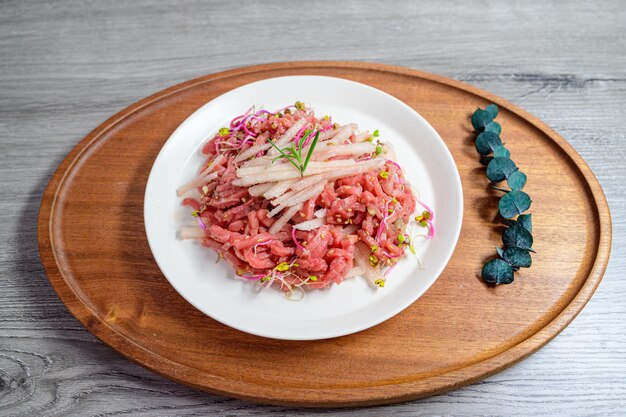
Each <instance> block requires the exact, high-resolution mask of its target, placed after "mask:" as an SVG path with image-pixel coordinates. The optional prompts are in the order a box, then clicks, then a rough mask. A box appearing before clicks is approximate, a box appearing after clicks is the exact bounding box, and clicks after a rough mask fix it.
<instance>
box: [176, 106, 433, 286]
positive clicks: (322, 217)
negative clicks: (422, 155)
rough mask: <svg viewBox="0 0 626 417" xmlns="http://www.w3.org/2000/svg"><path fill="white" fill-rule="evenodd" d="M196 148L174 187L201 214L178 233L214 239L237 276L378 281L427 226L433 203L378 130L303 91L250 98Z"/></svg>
mask: <svg viewBox="0 0 626 417" xmlns="http://www.w3.org/2000/svg"><path fill="white" fill-rule="evenodd" d="M202 152H203V154H205V155H206V156H207V159H206V161H205V163H203V164H202V166H201V167H200V169H199V172H198V175H197V176H196V177H195V178H194V179H192V180H191V181H190V182H188V183H187V184H185V185H183V186H181V187H180V188H179V189H178V190H177V193H178V195H179V196H180V197H181V199H182V204H183V205H186V206H189V207H191V208H192V209H193V212H192V215H193V216H194V217H195V218H196V221H195V222H194V224H193V226H190V227H184V228H183V229H182V230H181V236H182V238H184V239H196V240H198V241H199V242H201V244H202V245H204V246H206V247H209V248H212V249H214V250H216V251H217V252H218V254H219V256H220V257H221V258H224V259H226V260H227V261H228V262H229V263H230V264H231V265H232V266H233V267H234V269H235V277H237V278H239V279H243V280H250V281H256V282H258V283H260V284H261V285H263V286H264V287H266V288H267V287H271V286H276V287H279V288H281V289H282V290H284V291H285V292H286V293H287V294H293V293H294V292H295V291H296V290H297V289H300V290H303V289H305V288H306V289H321V288H326V287H329V286H330V285H332V284H333V283H335V284H340V283H341V282H342V281H343V280H344V279H347V278H350V277H354V276H363V277H365V278H366V279H367V281H368V282H369V283H370V284H371V285H372V286H373V287H375V288H380V287H383V286H384V285H385V282H386V280H387V276H388V275H389V273H390V272H391V271H392V270H393V268H394V267H395V266H396V265H397V263H398V261H399V260H400V259H401V258H402V257H404V256H406V252H407V249H408V251H410V252H413V253H415V248H414V243H415V241H416V240H417V238H418V237H422V238H432V237H433V236H434V224H433V220H434V219H433V212H432V210H431V209H430V208H429V207H428V206H426V205H424V203H422V202H420V201H419V200H417V199H416V196H415V191H414V188H413V187H412V186H411V185H410V184H409V183H408V182H407V181H406V179H405V176H404V172H403V170H402V168H401V167H400V166H399V165H398V163H397V162H396V161H395V159H396V158H395V154H394V152H393V149H392V147H391V145H390V144H389V143H385V142H382V141H381V140H380V136H379V132H378V131H374V132H372V133H370V132H368V131H364V132H359V131H358V127H357V125H356V124H354V123H349V124H345V125H339V124H337V123H334V122H333V121H332V118H331V117H329V116H323V117H317V116H316V115H315V113H314V111H313V110H312V108H311V107H309V106H307V105H305V104H304V103H302V102H300V101H298V102H296V103H295V104H294V105H292V106H287V107H284V108H282V109H279V110H277V111H274V112H271V111H268V110H265V109H260V110H255V109H254V108H250V109H248V111H246V112H245V113H244V114H242V115H240V116H237V117H235V118H234V119H233V120H232V121H231V122H230V124H229V125H228V126H227V127H223V128H221V129H219V130H218V132H217V133H215V135H214V136H213V137H212V138H211V139H210V140H209V141H208V142H207V143H206V144H205V145H204V146H203V148H202ZM416 210H417V213H418V215H415V213H414V212H415V211H416ZM420 231H421V232H420ZM301 293H302V294H303V292H302V291H301Z"/></svg>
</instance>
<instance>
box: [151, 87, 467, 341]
mask: <svg viewBox="0 0 626 417" xmlns="http://www.w3.org/2000/svg"><path fill="white" fill-rule="evenodd" d="M294 77H295V78H322V79H325V80H324V81H330V82H337V81H338V82H340V83H341V84H347V85H349V86H350V88H352V87H354V88H358V89H363V90H366V91H368V93H372V94H377V95H381V96H384V97H385V98H387V99H389V100H392V101H393V102H394V103H395V104H397V105H399V106H401V107H403V108H405V109H406V110H407V111H409V112H410V113H411V117H417V118H418V119H420V120H421V121H422V122H423V123H424V125H425V127H426V129H427V130H428V131H429V132H430V133H431V134H432V135H434V137H435V140H437V141H438V142H439V143H440V145H442V152H443V155H444V158H445V159H447V161H448V162H449V163H451V168H452V170H453V172H454V174H456V175H453V178H452V182H453V183H454V185H455V187H457V189H456V190H457V193H456V194H455V196H454V197H455V199H456V200H457V202H458V204H459V210H458V212H457V213H456V215H455V219H454V220H455V222H456V224H455V226H456V227H455V229H454V230H453V239H452V244H451V245H450V246H449V247H446V248H445V256H444V258H445V262H444V263H443V264H442V265H438V266H437V268H435V270H438V272H436V273H435V274H433V276H432V278H430V280H429V281H428V282H427V283H426V286H425V287H424V288H423V289H421V290H419V291H416V294H415V295H412V296H411V297H410V298H408V299H407V300H405V301H403V303H401V304H398V305H395V306H394V308H392V309H390V310H389V311H387V312H385V314H383V315H381V316H380V317H379V318H376V319H374V320H370V321H364V322H361V323H360V324H356V325H354V324H353V325H350V326H349V327H348V329H343V330H336V329H335V330H334V331H327V332H324V333H322V334H319V333H315V334H308V333H306V332H304V333H302V334H299V335H297V336H293V335H287V336H285V335H278V333H280V331H276V332H275V334H268V333H265V332H262V331H257V330H255V329H253V328H250V326H246V325H242V324H240V323H238V322H233V320H231V319H227V318H226V317H225V316H220V315H212V314H210V313H208V312H207V311H205V309H204V308H203V307H200V306H198V305H197V303H195V302H194V301H193V300H191V299H189V298H188V297H187V296H186V295H185V294H184V293H183V292H182V291H181V290H180V289H179V285H177V284H176V279H174V277H169V276H168V275H167V274H166V273H165V271H164V262H165V261H164V260H163V259H161V260H159V257H158V256H157V253H155V247H156V244H157V242H156V241H155V239H156V237H154V236H153V237H152V238H151V237H150V236H151V233H152V234H154V233H156V232H154V231H153V232H150V231H149V225H148V224H149V223H153V222H152V221H150V220H149V219H151V216H152V215H154V213H152V211H153V210H152V209H151V208H150V207H149V204H148V199H149V198H150V196H149V189H151V188H152V189H155V188H158V187H157V184H156V183H155V181H156V180H155V177H156V176H157V175H158V172H157V164H159V162H160V160H163V159H167V155H168V154H169V155H171V152H172V144H173V141H174V140H175V138H176V136H179V135H180V133H181V132H182V131H184V129H185V127H186V126H188V125H189V124H191V123H193V122H194V120H196V119H198V117H200V112H201V111H202V110H203V109H204V108H205V107H207V106H209V105H211V104H212V103H213V102H215V101H217V100H220V99H222V98H223V97H224V96H226V95H228V94H231V93H233V92H234V91H236V90H240V89H245V88H246V87H249V86H251V85H253V84H261V83H265V82H270V81H278V82H279V81H280V80H284V79H288V78H294ZM247 105H248V104H246V105H245V106H244V107H246V106H247ZM205 140H206V139H205ZM151 184H152V185H151ZM463 209H464V195H463V187H462V184H461V174H460V172H459V169H458V166H457V164H456V161H455V160H454V157H453V156H452V153H451V152H450V149H449V148H448V146H447V145H446V142H445V141H444V140H443V138H442V137H441V135H440V134H439V132H437V130H436V129H435V128H434V127H433V126H432V125H431V124H430V123H429V122H428V120H427V119H426V118H424V116H422V115H421V114H419V113H418V112H417V111H416V110H415V109H413V108H412V107H410V106H409V105H407V104H406V103H405V102H403V101H402V100H400V99H398V98H397V97H394V96H393V95H391V94H389V93H387V92H385V91H382V90H380V89H378V88H375V87H372V86H370V85H367V84H364V83H360V82H357V81H353V80H348V79H345V78H339V77H332V76H327V75H285V76H276V77H269V78H263V79H261V80H255V81H252V82H249V83H246V84H242V85H240V86H238V87H235V88H233V89H230V90H228V91H226V92H224V93H222V94H220V95H218V96H216V97H214V98H213V99H211V100H209V101H207V102H206V103H204V104H202V105H201V106H200V107H198V108H197V109H196V110H195V111H194V112H193V113H191V114H190V115H189V116H187V118H185V120H183V121H182V122H181V123H180V124H179V125H178V126H177V127H176V129H175V130H174V131H173V132H172V134H171V135H170V136H169V138H168V139H167V140H166V141H165V143H164V144H163V146H162V147H161V149H160V150H159V153H158V154H157V157H156V158H155V160H154V162H153V164H152V167H151V169H150V174H149V176H148V180H147V182H146V187H145V190H144V200H143V216H144V230H145V235H146V238H147V240H148V245H149V247H150V251H151V252H152V257H153V259H154V261H155V262H156V264H157V265H158V267H159V269H160V271H161V273H162V274H163V276H164V277H165V279H166V280H167V281H168V282H169V284H170V285H171V286H172V287H173V288H174V290H176V292H177V293H178V294H179V295H180V296H181V297H183V298H184V299H185V301H187V302H188V303H189V304H191V305H192V306H193V307H194V308H195V309H197V310H199V311H200V312H201V313H203V314H204V315H206V316H208V317H210V318H211V319H213V320H216V321H218V322H220V323H222V324H224V325H226V326H229V327H232V328H234V329H236V330H239V331H241V332H244V333H248V334H251V335H254V336H260V337H266V338H269V339H275V340H285V341H314V340H325V339H332V338H336V337H342V336H347V335H350V334H354V333H358V332H361V331H364V330H367V329H370V328H372V327H374V326H377V325H379V324H381V323H383V322H385V321H387V320H390V319H392V318H393V317H395V316H396V315H398V314H400V313H402V312H403V311H404V310H406V309H407V308H408V307H410V306H411V305H412V304H413V303H415V302H417V301H418V300H419V299H420V298H421V297H422V296H423V295H424V294H425V293H426V292H427V291H428V290H429V289H430V287H432V286H433V284H434V283H435V282H436V281H437V279H438V278H439V277H440V276H441V274H442V273H443V272H444V270H445V268H446V266H447V265H448V263H449V262H450V259H451V258H452V255H453V254H454V250H455V249H456V246H457V244H458V241H459V237H460V234H461V228H462V225H463ZM161 252H162V250H161ZM170 269H171V268H170Z"/></svg>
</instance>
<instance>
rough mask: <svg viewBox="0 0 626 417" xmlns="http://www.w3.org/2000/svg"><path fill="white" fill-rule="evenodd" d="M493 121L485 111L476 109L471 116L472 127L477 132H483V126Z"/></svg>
mask: <svg viewBox="0 0 626 417" xmlns="http://www.w3.org/2000/svg"><path fill="white" fill-rule="evenodd" d="M492 121H493V116H492V115H491V113H490V112H488V111H487V110H482V109H477V110H476V111H475V112H474V114H472V126H474V129H476V131H477V132H482V131H483V130H485V126H487V125H488V124H489V123H491V122H492Z"/></svg>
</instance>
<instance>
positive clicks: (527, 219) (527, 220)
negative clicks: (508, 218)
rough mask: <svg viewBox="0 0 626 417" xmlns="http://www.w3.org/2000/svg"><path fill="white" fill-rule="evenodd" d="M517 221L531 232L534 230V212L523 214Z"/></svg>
mask: <svg viewBox="0 0 626 417" xmlns="http://www.w3.org/2000/svg"><path fill="white" fill-rule="evenodd" d="M517 222H518V223H519V224H521V225H522V226H523V227H524V229H526V230H528V231H529V232H530V233H532V232H533V222H532V214H521V215H520V216H519V217H518V218H517Z"/></svg>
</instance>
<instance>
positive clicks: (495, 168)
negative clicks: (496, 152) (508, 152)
mask: <svg viewBox="0 0 626 417" xmlns="http://www.w3.org/2000/svg"><path fill="white" fill-rule="evenodd" d="M515 171H517V166H515V163H514V162H513V161H511V160H510V159H509V158H504V157H502V156H500V157H496V158H493V160H492V161H491V162H489V165H487V178H489V181H492V182H500V181H502V180H504V179H505V178H507V177H508V176H509V175H511V173H513V172H515Z"/></svg>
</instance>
